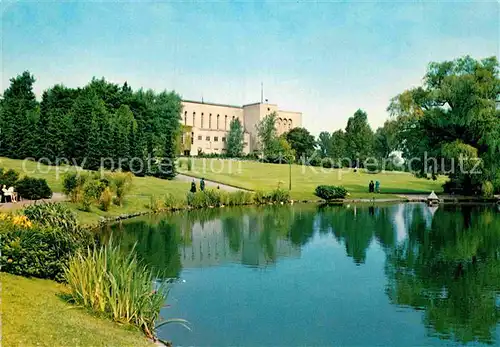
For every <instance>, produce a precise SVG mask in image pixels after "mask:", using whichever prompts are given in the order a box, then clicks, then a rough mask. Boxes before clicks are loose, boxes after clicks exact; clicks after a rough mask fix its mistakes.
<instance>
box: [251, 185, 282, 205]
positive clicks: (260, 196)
mask: <svg viewBox="0 0 500 347" xmlns="http://www.w3.org/2000/svg"><path fill="white" fill-rule="evenodd" d="M253 200H254V202H255V203H256V204H258V205H264V204H272V203H282V202H283V203H288V202H290V192H289V191H287V190H284V189H281V188H277V189H274V190H272V191H270V192H256V193H255V195H254V196H253Z"/></svg>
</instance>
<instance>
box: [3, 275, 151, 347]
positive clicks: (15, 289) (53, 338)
mask: <svg viewBox="0 0 500 347" xmlns="http://www.w3.org/2000/svg"><path fill="white" fill-rule="evenodd" d="M0 281H1V286H2V287H1V291H2V292H1V294H2V301H1V305H2V307H1V310H2V345H4V346H144V347H146V346H154V345H153V343H152V342H150V341H149V340H147V339H146V338H145V337H144V335H143V333H142V332H140V331H139V330H137V329H134V328H131V327H128V328H125V327H124V326H120V325H118V324H116V323H114V322H112V321H109V320H106V319H101V318H99V317H96V316H94V315H91V314H89V312H88V311H86V310H84V309H80V308H75V307H74V306H72V305H70V304H68V303H66V302H65V301H64V300H63V299H61V298H60V295H61V293H65V292H67V288H66V287H65V286H64V285H63V284H58V283H56V282H54V281H50V280H41V279H35V278H31V279H28V278H24V277H19V276H14V275H9V274H6V273H0Z"/></svg>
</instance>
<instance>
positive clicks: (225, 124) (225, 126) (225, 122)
mask: <svg viewBox="0 0 500 347" xmlns="http://www.w3.org/2000/svg"><path fill="white" fill-rule="evenodd" d="M224 130H227V114H226V116H225V120H224Z"/></svg>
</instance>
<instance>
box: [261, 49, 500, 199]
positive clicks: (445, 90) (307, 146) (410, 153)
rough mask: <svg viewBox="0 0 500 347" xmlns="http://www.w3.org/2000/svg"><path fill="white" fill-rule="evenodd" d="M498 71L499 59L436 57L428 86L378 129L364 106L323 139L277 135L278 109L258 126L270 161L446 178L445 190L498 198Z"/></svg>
mask: <svg viewBox="0 0 500 347" xmlns="http://www.w3.org/2000/svg"><path fill="white" fill-rule="evenodd" d="M498 73H499V63H498V60H497V59H496V57H490V58H486V59H482V60H475V59H473V58H471V57H469V56H466V57H463V58H458V59H455V60H453V61H444V62H432V63H430V64H429V66H428V69H427V73H426V74H425V76H424V79H423V81H424V83H423V86H420V87H417V88H413V89H409V90H405V91H403V92H402V93H401V94H399V95H397V96H395V97H394V98H392V99H391V100H390V104H389V106H388V108H387V111H388V112H389V114H390V117H389V118H388V119H387V121H386V122H385V123H384V125H383V126H382V127H380V128H378V129H376V130H375V131H373V130H372V128H371V127H370V125H369V123H368V115H367V114H366V112H364V111H363V110H361V109H359V110H357V111H356V112H355V113H354V115H353V116H352V117H350V118H349V119H348V121H347V125H346V127H345V129H340V130H337V131H334V132H331V133H330V132H327V131H323V132H321V133H320V134H319V136H318V138H317V139H315V138H314V136H312V135H311V134H310V133H309V132H308V131H307V130H306V129H304V128H295V129H292V130H290V131H289V132H288V133H285V134H283V135H281V136H277V134H276V128H275V127H274V119H275V117H276V115H273V114H271V115H269V116H267V117H266V118H265V119H264V120H262V121H261V123H260V124H259V126H258V135H259V136H258V137H259V141H260V144H261V153H262V155H263V157H265V158H266V159H268V160H269V161H275V159H276V157H280V159H282V158H283V157H286V156H289V154H287V153H290V151H291V153H293V155H294V156H295V160H301V159H304V161H303V162H305V163H307V164H309V165H330V166H350V167H360V168H361V167H364V168H367V169H369V170H381V169H386V170H387V169H389V170H393V169H397V170H407V171H411V172H412V173H414V174H416V175H417V176H419V177H427V178H432V179H436V178H437V176H438V175H447V176H448V177H449V178H450V180H449V181H448V182H447V183H446V185H445V187H444V188H445V191H446V192H457V193H464V194H466V195H472V194H478V193H482V194H483V195H485V196H491V195H492V194H494V193H495V192H500V110H499V106H500V79H499V76H498ZM279 153H281V155H279ZM284 153H285V155H283V154H284ZM398 159H399V160H398ZM285 161H286V160H285Z"/></svg>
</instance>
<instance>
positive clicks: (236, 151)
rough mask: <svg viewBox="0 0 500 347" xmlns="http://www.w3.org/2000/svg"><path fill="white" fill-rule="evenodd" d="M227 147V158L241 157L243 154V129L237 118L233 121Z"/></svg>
mask: <svg viewBox="0 0 500 347" xmlns="http://www.w3.org/2000/svg"><path fill="white" fill-rule="evenodd" d="M226 146H227V156H228V157H230V158H236V157H240V156H241V155H242V153H243V127H242V126H241V122H240V120H239V119H237V118H235V119H233V120H232V121H231V124H230V125H229V134H228V135H227V145H226Z"/></svg>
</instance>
